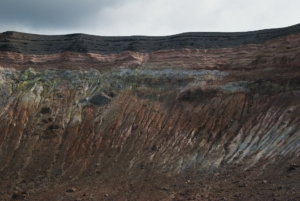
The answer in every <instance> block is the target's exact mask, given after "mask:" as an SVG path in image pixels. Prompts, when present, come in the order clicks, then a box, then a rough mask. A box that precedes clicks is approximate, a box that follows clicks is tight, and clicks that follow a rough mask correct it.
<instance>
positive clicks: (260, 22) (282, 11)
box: [0, 0, 300, 35]
mask: <svg viewBox="0 0 300 201" xmlns="http://www.w3.org/2000/svg"><path fill="white" fill-rule="evenodd" d="M299 6H300V1H296V0H285V1H282V0H264V1H261V0H252V1H240V0H230V1H229V0H185V1H182V0H151V1H142V0H52V1H43V0H26V1H22V0H9V1H7V0H0V32H3V31H8V30H14V31H24V32H32V33H41V34H66V33H88V34H94V35H170V34H176V33H181V32H190V31H226V32H228V31H250V30H257V29H264V28H276V27H284V26H289V25H293V24H297V23H300V16H299V14H298V13H299V11H298V8H299Z"/></svg>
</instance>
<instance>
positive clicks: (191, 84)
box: [0, 25, 300, 200]
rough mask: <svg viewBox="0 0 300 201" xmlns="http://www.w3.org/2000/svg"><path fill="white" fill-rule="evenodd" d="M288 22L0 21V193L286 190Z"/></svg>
mask: <svg viewBox="0 0 300 201" xmlns="http://www.w3.org/2000/svg"><path fill="white" fill-rule="evenodd" d="M298 29H299V25H297V26H294V27H289V28H284V29H279V30H277V31H276V30H267V31H261V32H249V33H238V34H229V33H226V34H214V33H207V34H200V33H193V34H191V33H190V34H181V35H176V36H169V37H153V38H152V37H127V38H126V37H125V38H122V37H121V38H117V37H112V38H110V37H102V38H101V37H96V36H87V35H80V34H79V35H69V36H38V35H30V34H22V33H15V32H9V33H3V34H2V35H1V37H0V38H1V40H3V41H4V42H3V41H2V42H0V44H1V46H0V65H1V66H2V68H1V69H0V122H1V123H0V187H1V190H0V198H1V199H3V200H4V199H7V200H9V199H31V200H43V199H46V200H75V199H77V200H80V199H81V200H84V199H86V200H92V199H94V200H101V199H103V200H163V199H165V200H187V199H190V200H209V199H210V200H217V199H220V198H222V199H223V198H224V199H229V200H256V199H267V200H269V199H271V198H272V199H273V198H276V199H279V200H285V198H287V197H288V198H290V199H291V200H297V199H298V198H299V193H297V191H296V190H297V189H298V188H299V175H300V169H299V165H300V164H299V163H300V160H299V154H300V116H299V114H300V71H299V58H300V56H299V55H300V54H299V48H300V44H299V41H300V40H299V36H300V35H299V34H300V33H299V32H300V30H298ZM212 38H214V40H213V39H212ZM192 39H193V41H194V42H193V44H195V45H193V46H191V45H186V40H188V41H189V40H192ZM44 40H45V41H44ZM74 40H75V42H76V41H77V42H78V44H77V42H76V43H75V42H74ZM127 40H128V41H129V42H134V44H133V45H132V49H130V48H129V47H127V46H126V44H127V43H129V42H128V41H127ZM215 40H217V41H222V42H220V43H218V42H216V41H215ZM42 41H44V42H42ZM57 41H58V42H57ZM79 41H81V42H80V44H81V43H82V44H81V45H82V46H80V48H83V50H84V51H83V53H81V52H80V51H79V50H78V47H79ZM99 41H102V42H103V43H104V42H105V44H106V43H107V49H105V48H106V47H104V46H101V44H102V42H99ZM157 41H160V42H161V43H162V45H161V46H162V48H161V49H159V48H158V47H160V45H158V44H159V43H158V42H157ZM172 41H173V42H172ZM174 41H175V42H174ZM205 41H207V42H205ZM93 42H95V43H97V44H96V45H99V44H100V45H99V47H98V48H96V46H95V47H94V46H92V45H91V44H90V43H93ZM20 43H23V45H20ZM24 43H26V44H24ZM69 43H70V44H73V46H72V48H71V49H70V48H69V49H68V48H65V47H64V46H63V45H66V47H69V46H68V45H70V44H69ZM86 43H88V44H89V45H83V44H86ZM150 43H151V44H152V43H153V45H152V46H150V47H148V45H149V44H150ZM27 44H28V46H26V45H27ZM49 44H53V49H51V48H49V49H47V48H45V47H46V45H49ZM59 44H60V45H61V46H59ZM117 44H119V45H120V48H118V47H117V46H118V45H117ZM122 44H123V45H122ZM124 44H125V45H124ZM170 44H173V45H170ZM56 45H57V47H56ZM127 45H128V44H127ZM111 46H112V47H111ZM125 46H126V47H125ZM91 47H93V48H94V49H93V48H91ZM35 48H37V49H35ZM55 48H56V49H55ZM102 49H103V50H102ZM123 50H124V51H125V52H123ZM133 50H134V51H133ZM29 67H30V68H29ZM92 67H93V68H92ZM297 182H298V183H297ZM232 189H233V190H232ZM257 192H258V193H257ZM274 192H276V194H275V193H274ZM224 199H223V200H224Z"/></svg>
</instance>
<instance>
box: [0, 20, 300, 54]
mask: <svg viewBox="0 0 300 201" xmlns="http://www.w3.org/2000/svg"><path fill="white" fill-rule="evenodd" d="M299 32H300V25H294V26H291V27H287V28H280V29H269V30H262V31H251V32H241V33H209V32H208V33H183V34H178V35H173V36H164V37H148V36H127V37H107V36H93V35H86V34H69V35H57V36H47V35H35V34H26V33H19V32H10V31H8V32H4V33H2V34H1V35H0V51H1V52H4V51H8V52H16V53H21V54H36V55H43V54H57V53H62V52H77V53H97V54H113V53H120V52H124V51H132V52H141V53H150V52H155V51H159V50H170V49H183V48H188V49H210V48H232V47H237V46H241V45H246V44H261V43H264V42H266V41H268V40H271V39H274V38H277V37H282V36H287V35H290V34H296V33H299Z"/></svg>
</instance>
